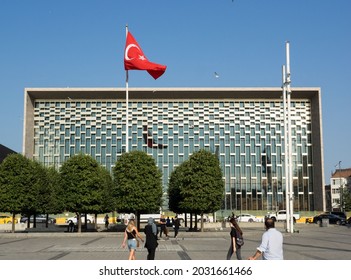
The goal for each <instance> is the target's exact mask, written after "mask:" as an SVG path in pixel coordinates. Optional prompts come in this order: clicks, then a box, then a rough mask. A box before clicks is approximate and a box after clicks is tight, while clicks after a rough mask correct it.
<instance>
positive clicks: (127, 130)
mask: <svg viewBox="0 0 351 280" xmlns="http://www.w3.org/2000/svg"><path fill="white" fill-rule="evenodd" d="M127 36H128V24H127V25H126V38H127ZM128 105H129V92H128V70H126V150H125V152H126V153H128V152H129V143H128V142H129V141H128V138H129V135H128V134H129V113H128V107H129V106H128Z"/></svg>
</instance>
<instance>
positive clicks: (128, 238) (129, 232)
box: [122, 220, 144, 260]
mask: <svg viewBox="0 0 351 280" xmlns="http://www.w3.org/2000/svg"><path fill="white" fill-rule="evenodd" d="M137 238H139V239H140V240H141V242H144V240H143V238H142V237H141V235H140V233H139V231H138V229H137V228H136V226H135V224H134V220H129V222H128V226H127V228H126V230H125V231H124V239H123V243H122V248H125V247H126V244H127V245H128V249H129V257H128V260H135V259H136V258H135V251H136V249H137V247H138V246H137V243H138V240H137Z"/></svg>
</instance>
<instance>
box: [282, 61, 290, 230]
mask: <svg viewBox="0 0 351 280" xmlns="http://www.w3.org/2000/svg"><path fill="white" fill-rule="evenodd" d="M285 71H286V69H285V65H283V68H282V72H283V124H284V168H285V210H286V221H285V222H286V231H287V232H290V222H289V220H290V219H289V215H290V210H289V209H290V202H289V179H290V176H289V156H288V152H289V147H288V124H287V108H286V106H287V100H286V72H285Z"/></svg>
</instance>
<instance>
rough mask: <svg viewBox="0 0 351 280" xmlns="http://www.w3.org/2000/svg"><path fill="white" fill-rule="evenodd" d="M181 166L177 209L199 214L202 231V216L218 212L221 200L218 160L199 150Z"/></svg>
mask: <svg viewBox="0 0 351 280" xmlns="http://www.w3.org/2000/svg"><path fill="white" fill-rule="evenodd" d="M182 165H183V166H182V172H181V178H180V179H179V187H180V197H181V199H180V202H179V208H180V209H182V210H188V211H187V212H190V213H195V214H200V215H201V231H203V214H204V213H211V212H215V211H217V210H219V209H220V207H221V203H222V200H223V192H224V181H223V178H222V176H223V175H222V170H221V168H220V165H219V160H218V158H217V157H216V155H214V154H212V153H211V152H209V151H206V150H200V151H198V152H195V153H193V154H192V155H191V156H190V157H189V159H188V160H187V161H185V162H184V163H183V164H182ZM195 221H197V219H196V220H195Z"/></svg>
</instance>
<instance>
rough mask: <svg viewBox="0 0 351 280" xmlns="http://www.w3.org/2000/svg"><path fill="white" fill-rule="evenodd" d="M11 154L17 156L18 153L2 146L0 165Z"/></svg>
mask: <svg viewBox="0 0 351 280" xmlns="http://www.w3.org/2000/svg"><path fill="white" fill-rule="evenodd" d="M10 154H17V152H15V151H13V150H11V149H10V148H7V147H6V146H4V145H1V144H0V163H2V161H3V160H4V159H5V158H6V157H7V156H8V155H10Z"/></svg>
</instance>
